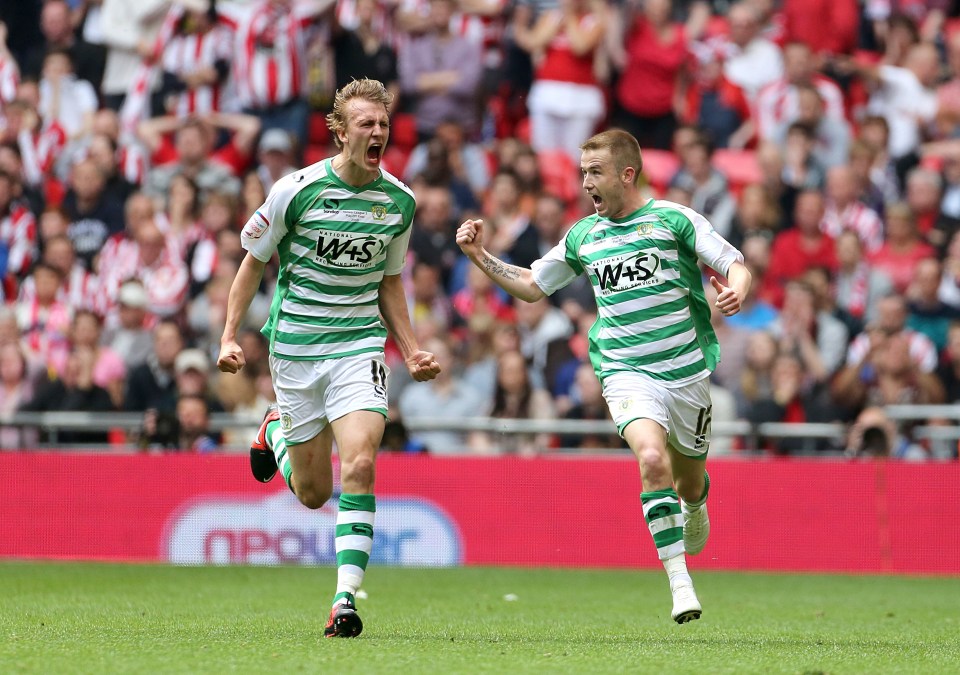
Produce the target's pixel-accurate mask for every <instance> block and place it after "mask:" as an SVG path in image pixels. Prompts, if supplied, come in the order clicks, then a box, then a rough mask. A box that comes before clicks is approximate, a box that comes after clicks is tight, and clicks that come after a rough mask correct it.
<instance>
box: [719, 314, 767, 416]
mask: <svg viewBox="0 0 960 675" xmlns="http://www.w3.org/2000/svg"><path fill="white" fill-rule="evenodd" d="M777 355H778V347H777V340H776V338H774V336H773V334H772V333H770V332H769V331H766V330H757V331H754V332H751V333H750V335H749V338H748V340H747V349H746V359H745V362H744V365H743V369H742V371H741V372H740V374H739V377H738V378H737V381H736V382H735V383H732V384H731V386H730V389H731V390H732V391H733V392H734V395H735V396H736V397H737V416H738V417H745V416H746V413H747V411H748V410H749V409H750V406H751V405H753V404H754V402H756V401H761V400H765V399H768V398H770V396H771V395H772V392H773V386H772V385H771V383H770V377H771V376H770V372H771V369H772V368H773V362H774V361H775V360H776V358H777Z"/></svg>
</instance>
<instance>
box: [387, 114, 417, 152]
mask: <svg viewBox="0 0 960 675" xmlns="http://www.w3.org/2000/svg"><path fill="white" fill-rule="evenodd" d="M417 140H418V134H417V118H416V117H414V116H413V115H411V114H410V113H397V114H396V115H394V116H393V119H392V120H391V121H390V143H391V144H392V145H393V146H394V147H397V148H400V149H402V150H406V151H407V152H409V151H411V150H413V148H414V146H416V144H417Z"/></svg>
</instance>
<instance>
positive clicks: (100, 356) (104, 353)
mask: <svg viewBox="0 0 960 675" xmlns="http://www.w3.org/2000/svg"><path fill="white" fill-rule="evenodd" d="M102 336H103V319H102V318H101V317H100V316H99V315H98V314H96V313H95V312H93V311H91V310H89V309H81V310H78V311H76V312H75V313H74V315H73V319H72V320H71V322H70V328H69V332H68V339H69V340H70V344H69V353H74V352H76V351H77V350H79V349H87V350H89V351H90V354H91V356H92V358H93V374H92V377H93V383H94V384H95V385H97V386H98V387H100V388H102V389H104V390H105V391H106V392H107V393H108V394H110V400H111V401H112V402H113V406H114V407H115V408H118V409H119V408H121V407H122V406H123V393H124V388H125V386H126V377H127V367H126V364H125V363H124V362H123V359H122V358H121V357H120V356H119V355H118V354H117V353H115V352H114V351H113V350H112V349H110V348H109V347H107V346H104V345H103V343H102V342H101V338H102ZM50 366H51V367H52V369H53V370H54V371H55V372H56V373H57V374H58V375H59V376H60V377H63V376H64V373H65V372H66V369H67V366H68V355H67V353H66V352H64V353H62V354H55V355H53V356H52V358H51V360H50Z"/></svg>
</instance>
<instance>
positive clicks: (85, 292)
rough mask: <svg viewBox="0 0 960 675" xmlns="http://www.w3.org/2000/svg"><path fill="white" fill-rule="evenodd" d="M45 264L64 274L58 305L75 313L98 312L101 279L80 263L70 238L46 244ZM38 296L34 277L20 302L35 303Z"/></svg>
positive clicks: (22, 290)
mask: <svg viewBox="0 0 960 675" xmlns="http://www.w3.org/2000/svg"><path fill="white" fill-rule="evenodd" d="M43 261H44V262H45V263H46V264H47V265H49V266H50V267H53V268H54V269H56V270H58V271H59V272H60V274H61V278H62V281H61V284H60V288H59V290H58V291H57V301H58V302H61V303H63V304H64V305H67V306H68V307H72V308H74V309H94V307H95V306H96V301H97V297H98V291H99V284H98V279H97V276H96V275H95V274H93V273H91V272H88V271H87V270H86V268H84V266H83V264H82V263H81V262H80V261H79V260H77V254H76V251H74V250H73V242H72V241H70V237H68V236H66V235H63V234H61V235H56V236H53V237H50V238H49V239H47V240H46V241H45V242H44V244H43ZM36 295H37V287H36V282H35V281H34V279H33V277H28V278H27V279H26V280H25V281H24V282H23V285H22V286H21V287H20V295H19V297H18V299H17V302H19V303H32V302H33V301H34V298H35V297H36Z"/></svg>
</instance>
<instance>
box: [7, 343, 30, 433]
mask: <svg viewBox="0 0 960 675" xmlns="http://www.w3.org/2000/svg"><path fill="white" fill-rule="evenodd" d="M30 371H31V368H30V364H29V362H28V361H27V357H26V354H24V353H23V349H22V348H21V347H20V345H18V344H16V343H15V342H6V343H3V344H0V419H8V418H9V417H10V416H11V415H13V414H14V413H16V412H17V411H18V410H19V409H20V408H21V407H22V406H23V405H25V404H26V403H27V402H28V401H30V400H31V399H32V398H33V392H34V382H35V377H34V375H35V374H34V373H31V372H30ZM25 434H26V431H23V430H21V429H18V428H16V427H12V426H11V427H8V426H0V449H3V450H15V449H19V448H24V447H29V445H30V444H31V443H36V439H35V438H30V439H28V438H24V435H25ZM26 435H28V436H35V434H26Z"/></svg>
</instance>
